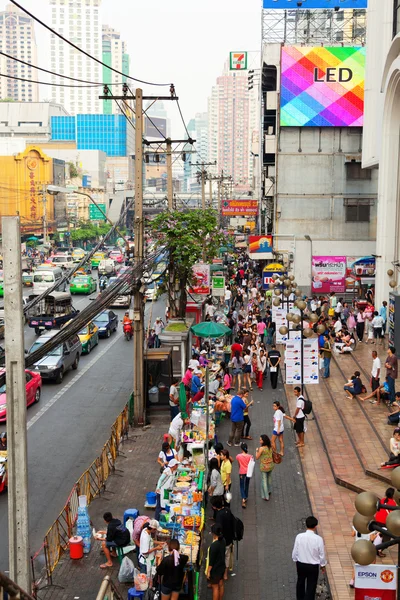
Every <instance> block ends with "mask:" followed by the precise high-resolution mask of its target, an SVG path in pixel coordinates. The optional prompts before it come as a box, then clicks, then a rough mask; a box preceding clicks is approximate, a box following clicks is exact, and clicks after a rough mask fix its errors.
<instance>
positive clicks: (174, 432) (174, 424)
mask: <svg viewBox="0 0 400 600" xmlns="http://www.w3.org/2000/svg"><path fill="white" fill-rule="evenodd" d="M189 422H190V421H189V419H188V418H184V417H183V415H182V413H181V412H179V413H178V414H177V415H176V417H174V418H173V419H172V421H171V423H170V424H169V430H168V443H169V444H170V446H171V447H172V444H173V445H174V448H175V449H176V450H179V446H180V443H181V433H182V429H183V427H184V425H185V424H187V423H189Z"/></svg>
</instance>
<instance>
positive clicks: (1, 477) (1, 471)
mask: <svg viewBox="0 0 400 600" xmlns="http://www.w3.org/2000/svg"><path fill="white" fill-rule="evenodd" d="M7 479H8V478H7V452H6V451H1V452H0V494H1V493H2V492H5V491H6V490H7V483H8V481H7Z"/></svg>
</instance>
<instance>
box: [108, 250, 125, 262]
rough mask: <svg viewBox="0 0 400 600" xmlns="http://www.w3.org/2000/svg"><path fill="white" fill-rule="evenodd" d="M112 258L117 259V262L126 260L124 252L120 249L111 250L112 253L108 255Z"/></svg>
mask: <svg viewBox="0 0 400 600" xmlns="http://www.w3.org/2000/svg"><path fill="white" fill-rule="evenodd" d="M108 256H109V257H110V258H111V259H112V260H115V262H117V263H123V262H124V255H123V254H122V252H121V251H120V250H111V252H110V254H109V255H108Z"/></svg>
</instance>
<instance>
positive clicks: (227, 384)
mask: <svg viewBox="0 0 400 600" xmlns="http://www.w3.org/2000/svg"><path fill="white" fill-rule="evenodd" d="M222 387H223V388H224V390H225V392H226V393H227V394H230V392H231V387H232V375H231V374H230V373H229V369H228V368H227V367H226V368H225V369H224V382H223V384H222Z"/></svg>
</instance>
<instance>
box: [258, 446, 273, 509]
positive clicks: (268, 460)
mask: <svg viewBox="0 0 400 600" xmlns="http://www.w3.org/2000/svg"><path fill="white" fill-rule="evenodd" d="M256 460H259V461H260V471H261V498H262V499H263V500H267V501H268V500H269V497H270V495H271V479H272V471H273V470H274V467H275V464H274V461H273V458H272V445H271V440H270V439H269V437H268V436H267V435H265V434H263V435H261V436H260V448H257V449H256Z"/></svg>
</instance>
